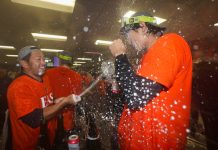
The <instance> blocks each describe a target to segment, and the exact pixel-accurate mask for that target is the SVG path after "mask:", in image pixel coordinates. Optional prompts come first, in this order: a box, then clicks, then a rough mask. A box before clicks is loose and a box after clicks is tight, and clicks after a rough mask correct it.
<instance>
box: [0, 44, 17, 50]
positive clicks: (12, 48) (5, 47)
mask: <svg viewBox="0 0 218 150" xmlns="http://www.w3.org/2000/svg"><path fill="white" fill-rule="evenodd" d="M0 49H8V50H15V48H14V46H5V45H0Z"/></svg>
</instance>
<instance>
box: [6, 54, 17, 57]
mask: <svg viewBox="0 0 218 150" xmlns="http://www.w3.org/2000/svg"><path fill="white" fill-rule="evenodd" d="M6 56H7V57H18V55H10V54H7V55H6Z"/></svg>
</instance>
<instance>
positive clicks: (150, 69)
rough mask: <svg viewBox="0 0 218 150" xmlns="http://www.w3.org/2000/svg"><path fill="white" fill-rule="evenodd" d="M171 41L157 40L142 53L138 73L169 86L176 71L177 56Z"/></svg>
mask: <svg viewBox="0 0 218 150" xmlns="http://www.w3.org/2000/svg"><path fill="white" fill-rule="evenodd" d="M174 47H175V46H174V45H173V44H172V42H167V41H165V42H158V43H157V44H156V46H154V47H153V48H152V49H149V50H148V52H147V53H146V54H145V55H144V57H143V59H142V61H141V65H140V66H139V69H138V75H140V76H143V77H146V78H148V79H151V80H153V81H156V82H158V83H160V84H162V85H164V86H165V87H167V88H169V87H171V85H172V83H173V81H174V80H175V77H176V73H177V71H178V59H179V58H178V57H177V54H176V50H175V48H174Z"/></svg>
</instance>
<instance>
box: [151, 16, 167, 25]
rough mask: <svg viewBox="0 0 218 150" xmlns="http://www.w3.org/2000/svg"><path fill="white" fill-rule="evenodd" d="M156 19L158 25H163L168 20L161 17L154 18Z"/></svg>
mask: <svg viewBox="0 0 218 150" xmlns="http://www.w3.org/2000/svg"><path fill="white" fill-rule="evenodd" d="M154 18H155V19H156V21H157V24H161V23H163V22H165V21H167V20H166V19H164V18H160V17H156V16H154Z"/></svg>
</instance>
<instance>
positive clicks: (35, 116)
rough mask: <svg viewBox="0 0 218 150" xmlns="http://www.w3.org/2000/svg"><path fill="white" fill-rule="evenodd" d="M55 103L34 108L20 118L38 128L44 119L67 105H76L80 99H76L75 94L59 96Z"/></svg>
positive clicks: (51, 116)
mask: <svg viewBox="0 0 218 150" xmlns="http://www.w3.org/2000/svg"><path fill="white" fill-rule="evenodd" d="M56 101H58V102H57V103H55V104H54V105H50V106H48V107H45V108H41V109H40V108H38V109H35V110H33V111H32V112H31V113H29V114H27V115H25V116H23V117H21V118H20V119H21V120H22V121H23V122H24V123H25V124H27V125H29V126H30V127H32V128H37V127H39V126H40V122H41V120H42V119H45V120H49V119H51V118H53V117H54V116H55V115H56V114H57V113H58V112H59V111H60V110H62V109H63V108H64V107H65V106H67V105H76V103H77V102H78V99H75V97H74V96H73V95H69V96H67V97H63V98H59V99H57V100H56Z"/></svg>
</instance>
